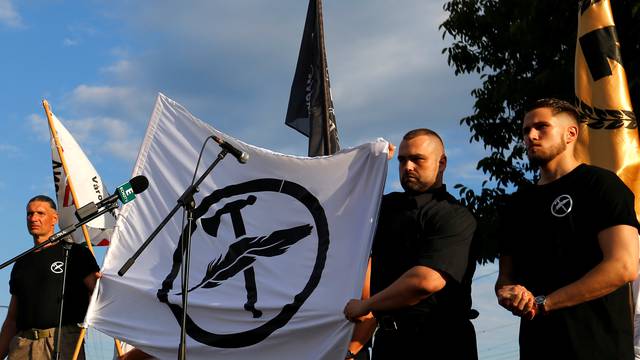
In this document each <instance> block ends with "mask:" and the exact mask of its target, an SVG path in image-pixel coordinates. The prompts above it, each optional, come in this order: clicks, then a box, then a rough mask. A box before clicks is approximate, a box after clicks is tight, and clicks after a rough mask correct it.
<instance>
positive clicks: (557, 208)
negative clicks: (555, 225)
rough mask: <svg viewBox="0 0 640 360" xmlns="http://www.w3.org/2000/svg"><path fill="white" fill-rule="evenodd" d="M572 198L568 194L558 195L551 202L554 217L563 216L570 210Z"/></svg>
mask: <svg viewBox="0 0 640 360" xmlns="http://www.w3.org/2000/svg"><path fill="white" fill-rule="evenodd" d="M572 207H573V199H571V196H569V195H560V196H558V197H557V198H556V199H555V200H553V203H552V204H551V213H552V214H553V215H554V216H556V217H563V216H565V215H567V214H568V213H569V212H571V208H572Z"/></svg>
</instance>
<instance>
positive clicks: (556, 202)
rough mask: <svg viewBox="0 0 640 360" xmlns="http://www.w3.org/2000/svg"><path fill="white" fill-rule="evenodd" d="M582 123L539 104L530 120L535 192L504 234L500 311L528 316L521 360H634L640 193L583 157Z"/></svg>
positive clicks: (515, 209)
mask: <svg viewBox="0 0 640 360" xmlns="http://www.w3.org/2000/svg"><path fill="white" fill-rule="evenodd" d="M578 129H579V124H578V114H577V112H576V110H575V109H574V108H573V107H572V106H571V105H570V104H568V103H566V102H564V101H560V100H556V99H543V100H539V101H538V102H536V103H535V104H533V106H532V107H531V108H530V109H529V110H528V112H527V113H526V115H525V117H524V121H523V125H522V130H523V136H524V144H525V146H526V148H527V155H528V157H529V161H530V163H531V164H532V165H534V166H539V167H540V179H539V181H538V182H537V184H535V185H531V186H528V187H523V188H520V189H519V190H518V191H517V192H516V194H514V196H513V199H512V202H511V205H510V207H509V209H508V211H506V214H505V220H504V224H505V225H504V229H503V231H502V232H501V233H502V234H503V238H502V239H501V254H500V273H499V276H498V281H497V283H496V295H497V297H498V302H499V304H500V305H502V306H503V307H505V308H506V309H507V310H509V311H511V312H512V313H513V314H514V315H516V316H520V317H521V318H522V319H521V322H520V359H523V360H528V359H576V360H578V359H579V360H586V359H593V360H596V359H598V360H603V359H604V360H608V359H611V360H631V359H633V358H634V354H633V326H632V312H631V311H632V304H631V286H630V282H631V281H633V280H634V279H635V278H636V276H637V273H638V229H639V228H640V225H639V224H638V221H637V218H636V214H635V211H634V196H633V193H631V191H630V190H629V189H628V188H627V187H626V186H625V185H624V183H623V182H622V181H621V180H620V179H619V178H618V177H617V176H616V175H615V174H614V173H612V172H610V171H607V170H604V169H601V168H598V167H595V166H589V165H585V164H580V163H579V162H578V161H577V160H576V158H575V157H574V148H575V145H576V140H577V138H578Z"/></svg>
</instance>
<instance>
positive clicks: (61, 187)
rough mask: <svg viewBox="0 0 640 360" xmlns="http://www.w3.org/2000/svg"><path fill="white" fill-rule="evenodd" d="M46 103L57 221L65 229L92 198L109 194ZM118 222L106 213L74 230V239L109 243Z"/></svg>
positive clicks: (75, 219) (76, 144)
mask: <svg viewBox="0 0 640 360" xmlns="http://www.w3.org/2000/svg"><path fill="white" fill-rule="evenodd" d="M43 105H44V107H45V112H46V113H47V119H48V120H49V130H50V131H49V134H50V135H51V162H52V165H53V182H54V185H55V188H56V198H57V203H58V216H59V219H58V221H59V226H60V228H61V229H63V228H65V227H67V226H70V225H73V224H75V223H77V222H78V219H77V218H76V215H75V212H76V210H77V209H78V208H79V207H82V206H84V205H86V204H88V203H90V202H94V203H97V202H98V201H100V200H102V199H103V198H105V197H106V196H108V195H109V194H108V193H107V191H106V189H105V187H104V185H103V183H102V179H101V178H100V175H99V174H98V172H97V171H96V169H95V168H94V167H93V164H91V161H89V159H88V158H87V156H86V155H85V154H84V152H83V151H82V149H81V148H80V145H78V143H77V142H76V140H75V139H74V138H73V136H72V135H71V133H70V132H69V131H68V130H67V128H65V127H64V125H62V122H60V120H58V118H57V117H56V116H55V115H54V114H53V112H51V110H50V109H49V105H48V103H47V102H46V100H45V101H44V102H43ZM115 223H116V221H115V217H114V216H113V214H111V213H106V214H104V215H102V216H100V217H98V218H96V219H94V220H91V221H90V222H89V223H87V224H86V225H85V226H83V228H81V229H78V230H76V231H75V232H74V233H73V234H72V236H73V240H74V241H75V242H76V243H79V244H81V243H84V242H87V241H89V240H88V239H90V242H91V244H93V245H97V246H106V245H109V239H110V237H111V234H112V233H113V227H114V226H115Z"/></svg>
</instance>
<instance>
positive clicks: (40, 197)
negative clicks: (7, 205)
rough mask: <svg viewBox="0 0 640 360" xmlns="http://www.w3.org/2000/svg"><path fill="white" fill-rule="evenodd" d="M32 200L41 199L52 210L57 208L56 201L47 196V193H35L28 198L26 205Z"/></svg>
mask: <svg viewBox="0 0 640 360" xmlns="http://www.w3.org/2000/svg"><path fill="white" fill-rule="evenodd" d="M34 201H42V202H46V203H48V204H49V206H51V208H52V209H53V210H56V211H57V210H58V208H57V207H56V202H55V201H53V199H52V198H50V197H48V196H47V195H36V196H34V197H32V198H31V200H29V202H28V203H27V205H29V204H31V203H32V202H34Z"/></svg>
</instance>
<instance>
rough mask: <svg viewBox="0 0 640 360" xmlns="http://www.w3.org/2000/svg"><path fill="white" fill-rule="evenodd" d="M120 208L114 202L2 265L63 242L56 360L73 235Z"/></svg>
mask: <svg viewBox="0 0 640 360" xmlns="http://www.w3.org/2000/svg"><path fill="white" fill-rule="evenodd" d="M117 207H118V203H117V202H113V203H111V204H108V205H107V206H106V207H105V208H103V209H102V210H100V211H98V212H96V213H94V214H91V215H90V216H87V217H85V218H81V219H80V221H79V222H78V223H76V224H73V225H69V226H67V227H66V228H64V229H62V230H60V231H58V232H57V233H55V234H53V235H51V236H50V237H49V238H48V239H47V240H45V241H44V242H42V243H40V244H38V245H36V246H34V247H32V248H31V249H29V250H26V251H24V252H22V253H21V254H19V255H17V256H15V257H13V258H12V259H10V260H7V261H5V262H4V263H2V264H0V269H4V268H5V267H7V266H9V265H11V264H13V263H14V262H16V261H18V260H20V259H21V258H23V257H25V256H26V255H29V254H31V253H32V252H34V251H38V250H40V249H42V248H44V247H46V246H48V245H50V244H57V243H58V242H60V241H62V242H63V245H62V246H63V248H64V265H63V268H62V288H61V289H60V307H59V309H58V328H57V334H56V341H55V343H54V347H53V355H52V358H53V359H56V360H60V341H61V338H62V337H61V336H62V312H63V311H64V295H65V287H66V281H67V265H68V263H69V252H70V250H71V246H72V245H73V239H71V234H72V233H73V232H74V231H76V230H77V229H78V228H80V227H81V226H82V225H84V224H86V223H88V222H90V221H91V220H93V219H95V218H97V217H100V216H101V215H103V214H105V213H107V212H109V211H113V210H114V209H115V208H117Z"/></svg>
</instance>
